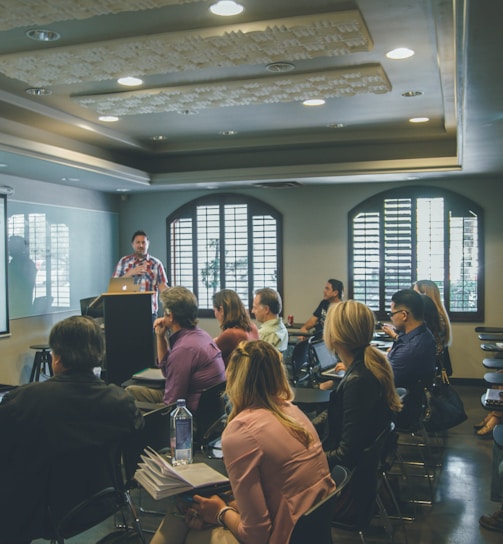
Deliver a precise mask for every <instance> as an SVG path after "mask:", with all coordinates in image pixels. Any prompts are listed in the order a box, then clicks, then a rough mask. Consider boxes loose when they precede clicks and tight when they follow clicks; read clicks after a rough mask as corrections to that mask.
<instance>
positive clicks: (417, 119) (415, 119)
mask: <svg viewBox="0 0 503 544" xmlns="http://www.w3.org/2000/svg"><path fill="white" fill-rule="evenodd" d="M429 120H430V118H429V117H412V118H411V119H409V123H427V122H428V121H429Z"/></svg>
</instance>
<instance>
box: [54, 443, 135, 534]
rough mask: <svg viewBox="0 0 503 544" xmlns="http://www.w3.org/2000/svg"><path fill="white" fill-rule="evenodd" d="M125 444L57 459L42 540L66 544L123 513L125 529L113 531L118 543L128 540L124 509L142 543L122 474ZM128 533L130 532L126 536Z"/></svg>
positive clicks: (115, 444)
mask: <svg viewBox="0 0 503 544" xmlns="http://www.w3.org/2000/svg"><path fill="white" fill-rule="evenodd" d="M121 453H122V444H119V443H117V442H113V443H110V444H106V445H100V446H90V447H87V448H82V449H81V450H78V451H74V452H70V453H68V454H65V455H63V456H61V457H56V458H54V460H53V462H52V465H51V467H50V474H49V477H48V480H47V489H46V504H47V516H46V531H45V534H44V535H43V538H45V539H48V540H51V541H53V542H57V543H58V544H63V543H64V542H65V539H67V538H71V537H73V536H76V535H78V534H81V533H83V532H84V531H87V530H88V529H90V528H92V527H94V526H96V525H98V524H99V523H101V522H102V521H104V520H105V519H107V518H109V517H111V516H113V515H115V514H120V515H121V517H122V522H123V525H124V530H122V531H119V532H117V531H114V532H113V534H114V535H117V540H114V542H120V537H121V536H123V537H124V538H126V537H127V538H129V536H130V527H129V526H128V524H127V517H126V513H125V510H126V509H128V510H129V513H130V516H131V517H132V520H133V528H134V531H135V533H136V535H137V537H138V539H139V541H140V542H142V543H143V544H144V543H145V538H144V535H143V531H142V527H141V524H140V521H139V518H138V514H137V512H136V508H135V506H134V503H133V501H132V499H131V496H130V494H129V492H128V490H127V488H126V486H125V484H124V481H123V477H122V473H121V465H120V463H121ZM126 533H128V534H127V535H126Z"/></svg>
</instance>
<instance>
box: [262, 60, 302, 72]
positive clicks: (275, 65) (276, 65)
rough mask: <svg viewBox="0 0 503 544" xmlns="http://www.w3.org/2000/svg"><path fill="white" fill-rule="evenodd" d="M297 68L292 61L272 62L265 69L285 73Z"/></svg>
mask: <svg viewBox="0 0 503 544" xmlns="http://www.w3.org/2000/svg"><path fill="white" fill-rule="evenodd" d="M294 68H295V64H292V63H291V62H271V64H268V65H267V66H266V67H265V69H266V70H267V71H268V72H272V73H273V74H284V73H285V72H291V71H292V70H293V69H294Z"/></svg>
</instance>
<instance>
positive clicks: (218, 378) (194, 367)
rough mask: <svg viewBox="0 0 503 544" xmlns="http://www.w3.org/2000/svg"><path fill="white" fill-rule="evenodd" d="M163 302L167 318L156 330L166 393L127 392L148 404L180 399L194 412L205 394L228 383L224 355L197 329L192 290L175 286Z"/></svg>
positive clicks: (130, 389) (136, 389)
mask: <svg viewBox="0 0 503 544" xmlns="http://www.w3.org/2000/svg"><path fill="white" fill-rule="evenodd" d="M161 300H162V304H163V307H164V317H159V318H158V319H156V320H155V321H154V329H155V333H156V337H157V356H158V366H159V367H160V368H161V369H162V372H163V374H164V376H165V377H166V385H165V389H164V392H163V391H161V390H158V389H151V388H149V387H145V386H138V385H131V386H129V387H128V388H127V389H126V390H127V391H128V392H129V393H131V394H132V395H133V396H134V397H135V398H136V399H137V400H140V401H146V402H164V404H173V403H175V402H176V401H177V399H185V400H186V402H187V407H188V409H189V410H190V411H191V412H192V413H194V412H195V411H196V410H197V406H198V404H199V398H200V396H201V392H202V391H203V390H205V389H208V388H209V387H212V386H213V385H217V384H219V383H222V382H224V381H225V367H224V361H223V359H222V354H221V353H220V350H219V349H218V347H217V345H216V344H215V342H214V341H213V339H212V338H211V336H210V335H209V334H208V333H207V332H206V331H203V330H202V329H200V328H199V327H197V326H196V324H197V311H198V307H197V299H196V297H195V296H194V294H193V293H192V292H191V291H189V290H188V289H186V288H185V287H172V288H171V289H166V290H164V291H162V292H161ZM167 331H169V332H170V336H169V340H168V338H167V337H166V332H167Z"/></svg>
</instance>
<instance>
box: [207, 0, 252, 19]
mask: <svg viewBox="0 0 503 544" xmlns="http://www.w3.org/2000/svg"><path fill="white" fill-rule="evenodd" d="M244 9H245V8H244V7H243V6H242V5H241V4H238V3H237V2H234V1H233V0H220V1H219V2H217V3H216V4H213V5H212V6H210V11H211V13H214V14H215V15H221V16H222V17H229V16H231V15H239V14H240V13H241V12H242V11H243V10H244Z"/></svg>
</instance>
